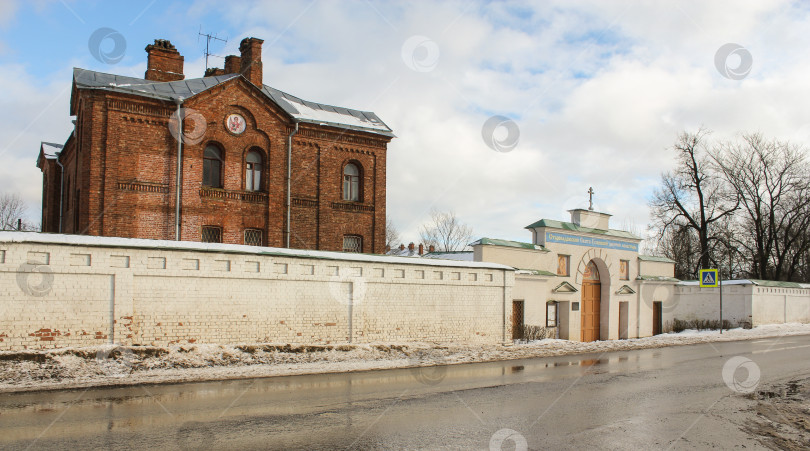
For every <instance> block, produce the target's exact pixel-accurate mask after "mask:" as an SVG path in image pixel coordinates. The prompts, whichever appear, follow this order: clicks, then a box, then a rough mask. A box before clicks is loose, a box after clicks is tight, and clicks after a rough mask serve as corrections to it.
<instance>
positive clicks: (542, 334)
mask: <svg viewBox="0 0 810 451" xmlns="http://www.w3.org/2000/svg"><path fill="white" fill-rule="evenodd" d="M556 334H557V328H555V327H543V326H531V325H528V324H526V325H524V326H523V341H524V342H527V343H528V342H530V341H535V340H543V339H545V338H554V337H555V336H556Z"/></svg>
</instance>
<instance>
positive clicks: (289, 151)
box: [287, 120, 298, 248]
mask: <svg viewBox="0 0 810 451" xmlns="http://www.w3.org/2000/svg"><path fill="white" fill-rule="evenodd" d="M293 123H294V124H295V128H294V129H293V131H292V132H291V133H290V136H288V137H287V247H288V248H289V247H290V234H291V231H292V229H291V228H290V209H291V207H292V143H293V136H295V134H296V133H298V121H296V120H293Z"/></svg>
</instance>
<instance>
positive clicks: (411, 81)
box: [0, 1, 810, 242]
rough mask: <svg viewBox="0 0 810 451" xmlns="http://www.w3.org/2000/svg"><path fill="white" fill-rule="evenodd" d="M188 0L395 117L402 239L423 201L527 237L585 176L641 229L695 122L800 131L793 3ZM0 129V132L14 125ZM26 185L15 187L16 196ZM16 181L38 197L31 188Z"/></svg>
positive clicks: (800, 48)
mask: <svg viewBox="0 0 810 451" xmlns="http://www.w3.org/2000/svg"><path fill="white" fill-rule="evenodd" d="M190 9H191V11H190V12H188V14H190V15H191V16H194V15H195V14H196V15H201V14H203V13H204V11H208V10H210V9H213V10H215V11H217V12H219V13H221V17H222V19H223V21H224V22H225V23H224V24H215V25H212V26H213V27H214V28H223V29H232V30H241V31H240V33H239V36H230V40H229V42H228V44H227V45H226V46H225V49H224V50H222V51H221V52H220V53H221V54H237V53H238V50H237V47H238V44H239V40H240V39H241V38H242V37H245V36H256V37H260V38H263V39H264V40H265V45H264V51H263V61H264V80H265V83H267V84H269V85H271V86H273V87H275V88H278V89H281V90H284V91H287V92H290V93H292V94H295V95H297V96H300V97H302V98H305V99H308V100H313V101H319V102H323V103H329V104H335V105H341V106H346V107H351V108H358V109H364V110H373V111H375V112H376V113H378V114H379V115H380V117H381V118H382V119H383V120H384V121H386V123H387V124H388V125H389V126H391V127H392V128H393V129H394V131H395V133H396V134H397V136H398V138H396V139H394V140H393V141H392V143H391V145H390V146H389V153H388V208H387V211H388V214H389V216H390V217H391V218H392V219H393V220H394V222H395V223H396V224H397V225H398V226H399V228H400V229H401V231H402V232H403V233H402V235H403V239H404V240H405V241H406V242H407V241H416V240H417V239H418V234H417V230H418V225H419V224H420V223H421V222H422V221H424V220H425V219H426V218H427V213H428V211H429V210H430V208H431V207H432V206H435V207H437V208H442V209H453V210H455V211H456V213H457V214H458V216H459V217H460V218H461V219H462V220H464V221H466V222H467V223H469V224H471V225H472V226H473V227H474V229H475V232H476V234H477V235H480V236H490V237H502V238H511V239H523V240H528V239H530V235H529V234H528V233H527V232H525V231H524V230H523V227H524V226H525V225H527V224H529V223H531V222H533V221H535V220H537V219H540V218H541V217H547V218H552V219H562V220H565V219H567V213H565V210H566V209H569V208H572V207H577V206H583V205H586V202H587V194H586V190H587V189H588V187H589V186H593V187H594V189H595V190H596V193H597V194H596V197H595V199H596V203H597V207H599V208H602V209H604V210H607V212H608V213H612V214H613V215H614V218H613V225H614V226H621V225H622V224H623V223H624V222H626V221H629V222H633V223H635V224H636V225H638V226H641V227H644V226H645V225H646V223H647V221H648V218H647V214H648V212H647V206H646V199H647V198H648V197H649V196H650V194H651V190H652V188H653V187H654V186H655V185H656V183H657V180H658V177H659V174H660V172H662V171H663V170H666V169H667V168H668V167H669V166H670V165H671V164H672V158H671V157H672V155H671V153H670V152H669V151H668V150H667V148H668V147H669V146H670V145H671V144H672V142H673V141H674V139H675V137H676V135H677V133H678V132H680V131H682V130H684V129H689V130H693V129H695V128H696V127H698V126H700V125H705V126H707V127H709V128H712V129H714V130H715V132H716V136H717V137H732V136H734V135H735V134H736V133H738V132H740V131H752V130H758V131H762V132H763V133H766V134H768V135H771V136H775V137H780V138H787V139H798V140H802V141H803V142H804V143H807V141H808V139H810V110H808V109H807V108H806V106H805V105H806V104H807V103H808V100H810V85H808V84H807V82H806V80H807V74H808V73H810V72H809V70H810V62H808V61H807V59H806V58H805V55H804V53H805V49H806V48H807V47H808V45H807V44H808V40H810V39H809V38H808V36H807V34H806V32H805V30H807V29H808V28H810V23H808V22H810V15H809V14H808V11H807V9H806V8H805V7H803V6H802V5H801V4H798V3H789V2H759V1H751V2H734V4H733V6H731V7H730V6H728V4H727V3H712V2H708V3H707V2H703V1H694V2H672V3H663V2H647V3H632V4H625V3H613V2H602V1H587V2H586V1H582V2H570V1H561V2H541V3H537V4H535V3H521V2H493V3H472V2H454V3H447V2H441V3H429V2H409V3H393V2H392V3H388V2H371V3H370V4H369V3H368V2H361V1H358V2H317V3H314V4H310V3H298V2H296V3H293V2H283V3H278V2H273V3H265V2H257V3H248V2H237V3H233V2H231V3H227V4H224V3H221V2H212V1H204V2H198V3H196V4H195V5H194V6H191V7H190ZM414 35H420V36H425V37H428V38H430V39H432V40H433V41H434V42H435V43H436V45H437V46H438V48H439V50H440V56H439V60H438V64H437V65H436V67H435V69H434V70H432V71H429V72H415V71H412V70H410V69H409V68H408V67H407V66H406V64H405V62H404V61H403V60H402V56H401V51H402V45H403V43H404V42H405V41H406V40H407V39H408V38H410V37H411V36H414ZM727 42H737V43H739V44H741V45H743V46H745V47H746V48H747V49H748V50H749V51H751V53H752V55H753V58H754V65H753V68H752V71H751V73H750V75H749V76H748V77H747V78H745V79H744V80H741V81H734V80H729V79H726V78H723V77H722V76H721V75H720V74H719V73H718V72H717V70H716V69H715V67H714V56H715V52H716V50H717V49H718V48H719V47H720V46H721V45H723V44H725V43H727ZM180 50H181V52H182V53H184V54H185V55H186V57H187V64H186V73H187V74H188V75H189V76H199V75H200V74H201V73H202V65H203V63H202V61H201V60H199V59H196V60H193V61H192V60H188V57H189V55H191V52H188V51H185V50H184V49H183V48H180ZM144 59H145V55H144ZM219 64H221V63H219ZM0 70H2V74H6V76H4V75H2V74H0V82H5V81H7V80H8V79H9V78H10V77H9V76H7V72H8V70H7V69H4V68H0ZM116 70H117V69H116ZM133 70H135V69H133ZM135 71H136V72H139V73H142V72H143V68H142V67H138V68H137V70H135ZM14 79H15V80H16V82H17V83H20V84H21V86H19V87H18V90H19V92H20V93H21V94H19V95H18V94H13V95H12V97H11V98H8V99H3V100H0V106H2V107H3V108H5V109H6V110H7V111H8V108H16V109H17V110H20V113H19V114H16V113H15V116H17V117H23V118H25V121H30V120H32V118H33V117H34V116H36V114H37V112H38V111H40V110H42V108H44V105H46V104H47V102H48V101H49V100H48V99H49V98H50V97H52V96H53V95H54V94H55V93H58V91H59V90H60V89H62V88H63V87H66V86H69V80H70V78H69V76H64V77H63V78H61V79H60V80H58V82H55V83H53V84H52V85H50V86H47V87H41V86H33V85H30V82H28V81H26V77H25V74H24V73H17V74H16V76H15V77H14ZM26 83H29V84H28V85H26ZM22 93H32V96H33V97H32V99H33V100H25V99H27V98H28V97H25V96H24V94H22ZM493 114H501V115H505V116H508V117H512V118H514V119H515V121H516V122H517V123H518V125H519V126H520V143H519V144H518V146H517V148H516V149H515V150H514V151H512V152H510V153H497V152H494V151H492V150H491V149H489V148H488V147H487V146H486V145H485V144H484V142H483V140H482V138H481V127H482V125H483V123H484V121H486V119H487V118H488V117H489V116H490V115H493ZM37 123H39V124H40V125H38V126H37V127H32V128H31V129H29V131H27V132H26V133H25V138H21V139H20V140H18V143H17V144H15V149H18V148H19V149H20V150H19V153H17V152H18V151H16V150H15V153H14V155H15V156H19V158H17V160H14V161H13V162H12V163H10V164H13V165H14V168H9V169H4V170H5V171H7V174H8V175H11V174H14V176H15V177H19V176H18V175H17V174H20V173H22V171H21V170H17V166H16V165H20V166H19V167H20V168H23V167H25V170H26V171H29V172H31V169H30V168H28V167H26V166H30V167H33V160H34V158H35V157H34V156H32V155H33V152H34V148H35V147H36V144H37V143H38V142H39V141H40V140H50V139H56V138H52V137H51V136H53V135H54V134H56V135H58V136H66V135H65V133H66V132H65V131H64V130H62V129H65V130H66V129H68V127H67V126H65V124H68V125H69V121H68V120H67V108H66V103H64V107H60V108H58V109H57V110H54V112H53V113H51V112H50V110H49V111H48V113H47V118H46V116H43V119H41V120H40V121H37ZM46 124H51V125H52V124H58V127H57V129H58V130H62V131H58V132H57V133H54V130H53V126H51V127H50V129H48V127H46ZM0 127H3V128H2V129H0V138H6V137H9V136H11V135H12V134H13V133H12V132H13V127H10V126H9V125H8V124H4V125H2V126H0ZM60 127H61V128H60ZM22 155H25V157H24V158H23V157H22ZM33 170H36V168H33ZM2 175H6V174H2ZM34 175H35V174H34ZM34 175H31V176H30V177H33V178H34V179H36V177H34ZM26 177H29V176H26ZM25 183H26V182H25V181H24V180H19V179H15V180H14V181H13V185H14V186H15V187H20V188H19V189H21V190H22V189H23V188H22V187H23V186H27V185H25ZM38 184H39V182H38V181H37V185H38ZM25 190H26V192H28V191H30V193H28V194H27V197H28V198H29V199H31V200H32V202H33V201H35V202H37V203H38V199H39V197H38V194H37V193H35V191H36V190H35V189H33V188H30V187H29V188H25Z"/></svg>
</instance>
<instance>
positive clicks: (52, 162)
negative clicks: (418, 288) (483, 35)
mask: <svg viewBox="0 0 810 451" xmlns="http://www.w3.org/2000/svg"><path fill="white" fill-rule="evenodd" d="M262 42H263V41H262V40H261V39H256V38H247V39H244V40H243V41H242V42H241V44H240V47H239V50H240V53H241V55H240V56H234V55H231V56H228V57H226V59H225V67H224V69H218V68H217V69H209V70H208V71H206V74H205V75H206V76H205V77H202V78H193V79H186V78H185V76H184V74H183V57H182V56H181V55H180V53H179V52H178V51H177V50H176V49H175V48H174V46H173V45H172V44H171V43H170V42H169V41H165V40H156V41H155V43H154V44H151V45H148V46H147V47H146V51H147V53H148V68H147V70H146V75H145V78H144V79H140V78H133V77H125V76H120V75H111V74H105V73H100V72H93V71H89V70H84V69H74V72H73V88H72V93H71V99H70V114H71V116H75V120H74V125H75V128H74V131H73V133H72V134H71V135H70V137H68V139H67V141H66V142H65V143H64V145H63V146H60V145H58V144H51V143H43V144H42V146H41V148H40V153H39V158H38V159H37V166H38V167H39V168H40V169H41V170H42V173H43V190H42V192H43V194H42V229H43V231H45V232H59V233H71V234H87V235H100V236H117V237H130V238H148V239H163V240H174V239H180V240H186V241H210V242H223V243H237V244H254V245H262V246H273V247H293V248H302V249H323V250H338V251H339V250H346V251H356V252H357V251H359V252H368V253H382V252H384V247H385V194H386V192H385V167H386V150H387V145H388V143H389V142H390V141H391V139H392V137H393V136H394V135H393V133H392V131H391V129H390V128H389V127H388V126H387V125H385V123H383V122H382V120H380V118H378V117H377V116H376V115H375V114H374V113H371V112H364V111H357V110H350V109H346V108H339V107H333V106H328V105H322V104H319V103H314V102H308V101H304V100H301V99H299V98H297V97H295V96H292V95H290V94H287V93H284V92H281V91H278V90H276V89H273V88H271V87H269V86H267V85H264V84H263V80H262V62H261V46H262ZM178 127H181V129H180V130H182V133H179V132H178ZM175 136H176V137H177V139H176V138H175ZM178 161H180V162H181V164H180V165H178ZM178 213H179V214H178Z"/></svg>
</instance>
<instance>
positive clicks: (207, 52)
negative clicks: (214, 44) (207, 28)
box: [197, 25, 228, 70]
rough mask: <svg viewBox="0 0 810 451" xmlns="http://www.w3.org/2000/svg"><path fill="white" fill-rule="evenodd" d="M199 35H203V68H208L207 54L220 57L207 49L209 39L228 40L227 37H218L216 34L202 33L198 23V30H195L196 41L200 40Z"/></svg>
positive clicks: (209, 42) (209, 44)
mask: <svg viewBox="0 0 810 451" xmlns="http://www.w3.org/2000/svg"><path fill="white" fill-rule="evenodd" d="M200 36H205V70H208V56H209V55H210V56H216V57H219V58H221V57H220V56H219V55H214V54H213V53H211V52H210V51H209V48H210V46H211V40H216V41H222V42H228V39H227V38H225V39H222V38H218V37H217V35H216V34H211V33H203V32H202V25H200V31H199V32H197V42H200Z"/></svg>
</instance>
